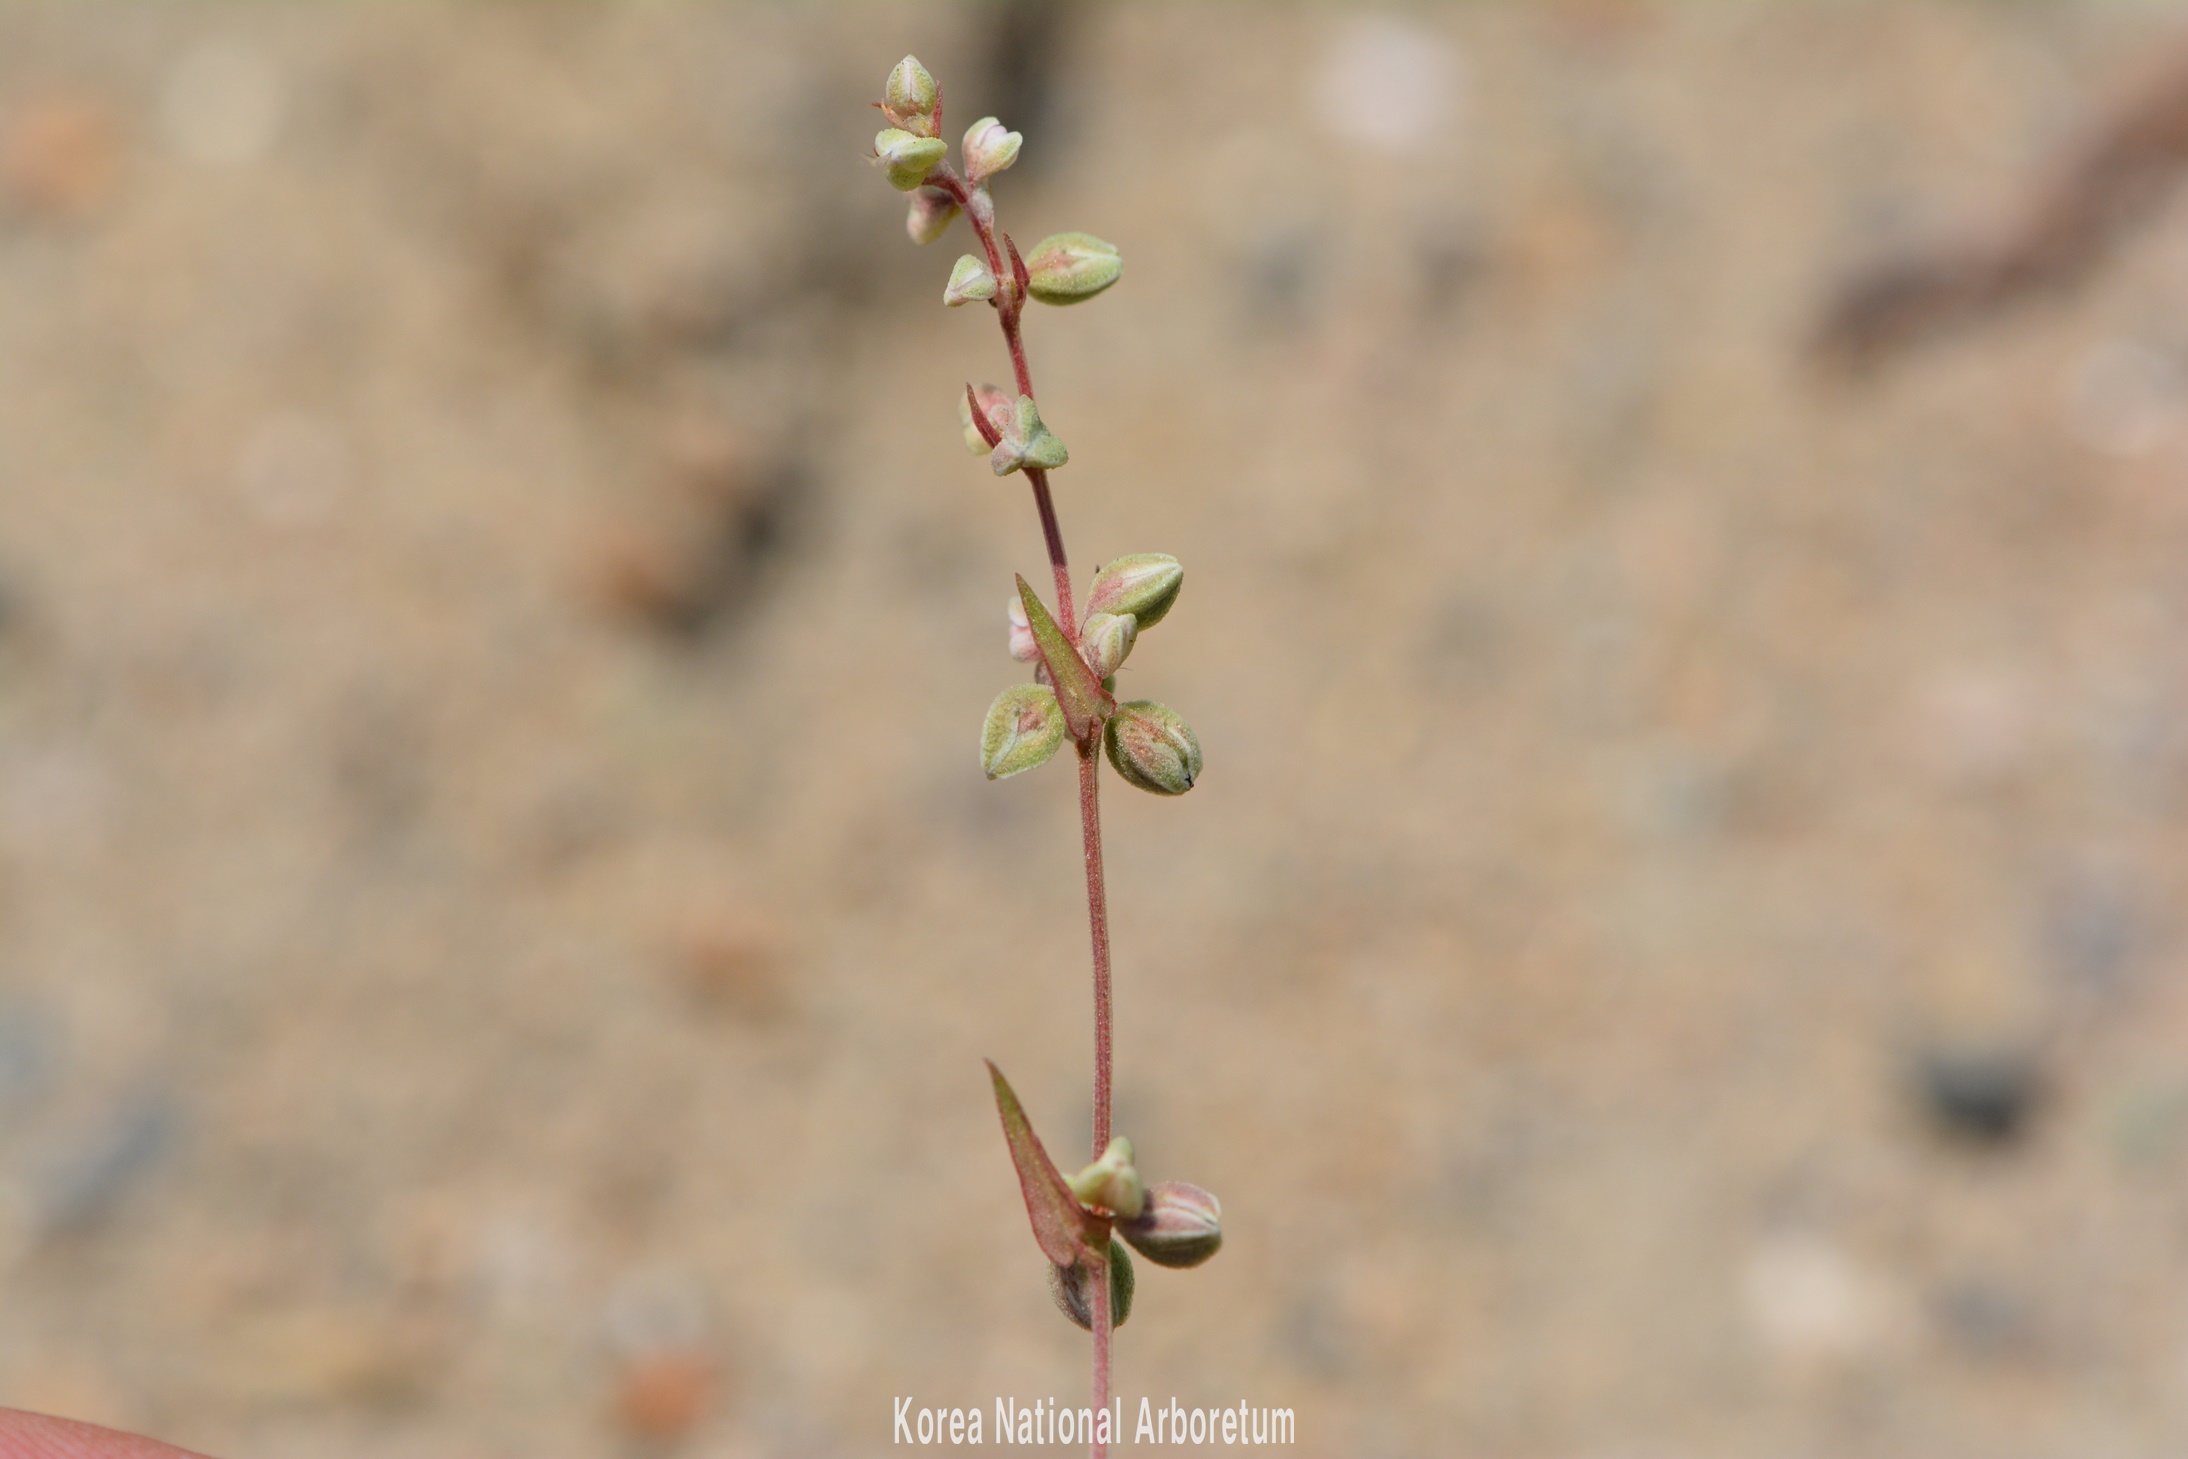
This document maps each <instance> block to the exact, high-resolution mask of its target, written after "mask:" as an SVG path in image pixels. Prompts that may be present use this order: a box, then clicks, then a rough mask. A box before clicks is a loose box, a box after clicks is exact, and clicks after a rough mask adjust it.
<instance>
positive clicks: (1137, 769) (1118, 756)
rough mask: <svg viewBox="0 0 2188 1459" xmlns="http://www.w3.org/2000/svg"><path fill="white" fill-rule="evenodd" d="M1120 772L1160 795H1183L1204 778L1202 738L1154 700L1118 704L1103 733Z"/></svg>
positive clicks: (1133, 782) (1104, 744)
mask: <svg viewBox="0 0 2188 1459" xmlns="http://www.w3.org/2000/svg"><path fill="white" fill-rule="evenodd" d="M1102 745H1103V748H1105V749H1106V750H1108V752H1109V763H1110V764H1112V765H1114V766H1116V767H1117V773H1118V774H1119V775H1122V776H1123V777H1124V778H1125V779H1126V780H1127V781H1128V782H1130V783H1131V784H1133V785H1136V786H1138V787H1139V788H1140V789H1142V790H1148V791H1153V792H1154V793H1155V794H1156V795H1183V794H1185V792H1187V791H1188V790H1191V789H1192V788H1193V782H1194V781H1196V780H1198V779H1200V741H1199V740H1197V739H1195V738H1194V737H1193V727H1192V726H1191V725H1189V724H1187V723H1186V722H1185V721H1184V720H1183V719H1181V718H1179V717H1178V713H1177V711H1176V710H1174V709H1170V708H1167V707H1165V706H1163V705H1160V704H1157V703H1155V702H1154V701H1153V700H1152V699H1134V700H1132V701H1130V702H1129V703H1125V704H1120V705H1118V706H1117V712H1116V713H1115V714H1113V715H1111V716H1110V719H1109V724H1108V725H1107V727H1106V728H1104V730H1103V731H1102Z"/></svg>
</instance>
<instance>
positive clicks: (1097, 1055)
mask: <svg viewBox="0 0 2188 1459" xmlns="http://www.w3.org/2000/svg"><path fill="white" fill-rule="evenodd" d="M928 181H929V182H930V183H932V184H933V185H934V186H936V187H939V188H941V189H942V190H943V191H945V192H947V193H948V194H949V195H950V198H951V200H952V201H953V202H955V203H956V204H957V205H958V207H960V208H962V209H964V211H965V220H966V221H967V222H968V223H970V224H971V225H972V231H973V232H974V233H975V234H977V235H978V236H979V239H980V246H981V248H982V249H983V250H984V251H985V252H986V253H987V256H988V271H989V272H990V273H992V274H994V275H995V279H996V295H995V299H994V301H993V303H994V307H995V313H996V318H997V320H998V322H1000V323H1001V325H1002V326H1003V340H1004V343H1006V344H1007V345H1009V346H1010V364H1011V370H1012V372H1013V373H1014V374H1015V376H1016V377H1017V381H1018V393H1019V394H1020V395H1023V396H1025V397H1027V398H1028V399H1031V398H1033V372H1032V370H1031V369H1029V368H1028V367H1027V365H1026V345H1025V339H1024V337H1023V335H1022V334H1021V333H1020V331H1019V327H1018V321H1019V316H1020V315H1021V314H1023V313H1024V312H1025V307H1026V295H1025V290H1024V288H1023V287H1022V286H1021V285H1020V284H1019V282H1018V279H1017V273H1016V270H1015V269H1014V268H1012V267H1011V265H1010V264H1009V263H1006V262H1005V261H1004V257H1003V250H1002V249H1001V248H999V247H998V246H997V242H996V233H995V213H994V208H993V205H992V204H990V202H989V201H988V198H987V194H986V193H985V192H984V191H980V192H977V193H976V192H975V190H974V189H972V188H969V187H967V186H966V184H965V182H964V180H963V179H962V178H960V177H959V176H958V175H957V174H956V172H955V171H953V170H952V169H951V168H950V167H948V166H947V165H944V166H941V167H937V168H936V169H935V170H934V171H933V172H932V173H931V174H929V176H928ZM1011 252H1012V259H1013V261H1015V258H1016V250H1015V249H1013V250H1012V251H1011ZM1025 475H1026V480H1027V481H1029V482H1031V483H1032V485H1033V506H1034V510H1036V511H1037V512H1039V513H1040V516H1041V538H1042V541H1043V543H1044V544H1045V545H1046V546H1047V548H1048V565H1049V570H1050V571H1051V572H1052V573H1054V574H1055V577H1056V618H1057V622H1058V623H1059V624H1060V625H1061V626H1062V628H1063V630H1064V634H1065V636H1067V637H1068V638H1070V639H1071V641H1072V643H1073V645H1074V646H1076V645H1077V644H1078V641H1079V621H1078V608H1077V606H1076V605H1075V604H1074V603H1073V601H1072V591H1071V564H1070V562H1069V560H1068V559H1067V558H1066V557H1065V556H1064V533H1063V528H1062V527H1060V526H1059V525H1058V524H1057V521H1056V501H1055V498H1053V497H1052V496H1050V495H1049V490H1048V473H1047V472H1046V471H1044V470H1042V469H1041V468H1040V467H1037V466H1029V467H1027V468H1026V470H1025ZM1098 739H1099V735H1098V734H1097V735H1095V736H1093V737H1090V738H1088V739H1085V740H1082V741H1080V742H1079V846H1080V853H1081V856H1082V858H1083V859H1084V861H1085V862H1086V922H1087V931H1088V935H1089V936H1090V937H1091V938H1092V940H1093V944H1094V1158H1095V1159H1097V1160H1098V1159H1100V1158H1101V1154H1102V1151H1103V1150H1105V1149H1107V1148H1108V1146H1109V1106H1110V1092H1109V1089H1110V1078H1111V1068H1112V1065H1113V1063H1114V1054H1113V1051H1112V1049H1111V1046H1110V1010H1109V894H1108V891H1107V890H1106V888H1105V887H1104V885H1103V882H1102V805H1101V777H1100V775H1099V774H1098V773H1097V772H1098V770H1099V768H1100V764H1099V760H1098V757H1097V754H1096V741H1097V740H1098ZM1092 1276H1093V1287H1094V1291H1093V1299H1094V1409H1093V1411H1094V1412H1095V1413H1101V1412H1103V1411H1105V1410H1106V1409H1107V1408H1108V1407H1109V1352H1110V1336H1111V1333H1112V1330H1113V1326H1112V1323H1111V1320H1110V1311H1109V1254H1108V1252H1106V1251H1105V1252H1103V1253H1102V1257H1101V1260H1100V1262H1099V1263H1098V1264H1097V1265H1096V1267H1095V1269H1094V1272H1093V1274H1092ZM1112 1437H1114V1436H1112ZM1089 1443H1090V1445H1091V1452H1092V1454H1093V1456H1094V1459H1107V1455H1108V1453H1109V1446H1108V1445H1107V1444H1105V1443H1102V1442H1100V1441H1098V1440H1094V1439H1093V1438H1092V1436H1091V1435H1090V1436H1089Z"/></svg>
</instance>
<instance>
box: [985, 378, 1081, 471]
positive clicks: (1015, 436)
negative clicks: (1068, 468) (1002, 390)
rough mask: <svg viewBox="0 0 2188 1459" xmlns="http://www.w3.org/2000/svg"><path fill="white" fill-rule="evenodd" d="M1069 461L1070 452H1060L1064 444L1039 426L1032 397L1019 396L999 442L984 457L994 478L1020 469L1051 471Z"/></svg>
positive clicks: (1038, 414) (1039, 417) (1038, 412)
mask: <svg viewBox="0 0 2188 1459" xmlns="http://www.w3.org/2000/svg"><path fill="white" fill-rule="evenodd" d="M1070 459H1071V452H1069V451H1068V450H1066V449H1064V443H1063V442H1062V441H1060V440H1058V439H1057V438H1056V436H1055V434H1054V433H1053V432H1051V431H1050V430H1049V428H1048V427H1047V426H1045V425H1043V424H1041V412H1040V411H1039V410H1037V409H1036V408H1035V407H1034V404H1033V397H1032V396H1030V395H1021V396H1019V397H1018V404H1017V406H1016V407H1015V408H1014V409H1013V411H1012V412H1011V419H1010V424H1009V425H1008V426H1007V427H1005V428H1004V431H1003V438H1002V439H1001V440H1000V441H998V442H996V445H995V450H994V451H993V452H991V453H990V454H989V456H988V465H989V467H990V468H991V469H993V470H994V472H995V474H996V475H997V476H1008V475H1010V474H1011V473H1012V472H1013V471H1016V470H1018V469H1019V468H1020V467H1024V466H1038V467H1041V468H1042V469H1044V470H1047V471H1054V470H1055V469H1056V468H1057V467H1059V466H1061V465H1063V464H1064V463H1065V462H1066V461H1069V460H1070Z"/></svg>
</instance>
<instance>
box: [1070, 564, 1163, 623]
mask: <svg viewBox="0 0 2188 1459" xmlns="http://www.w3.org/2000/svg"><path fill="white" fill-rule="evenodd" d="M1184 586H1185V569H1184V568H1182V567H1180V566H1178V560H1177V559H1176V558H1174V557H1172V556H1170V555H1169V554H1168V553H1163V552H1139V553H1134V554H1133V555H1132V556H1130V557H1120V558H1117V559H1116V560H1115V561H1113V562H1111V563H1109V564H1107V565H1106V566H1104V567H1103V568H1102V569H1101V570H1100V571H1099V572H1097V573H1095V574H1094V586H1093V587H1091V588H1089V589H1088V590H1087V595H1086V611H1087V616H1089V617H1092V616H1093V615H1095V614H1097V613H1129V614H1131V615H1132V617H1133V618H1134V619H1136V620H1137V622H1138V626H1139V628H1140V629H1142V630H1146V629H1149V628H1153V627H1154V626H1155V625H1156V624H1158V623H1160V622H1162V619H1163V615H1164V614H1166V613H1168V612H1169V611H1170V605H1171V604H1173V603H1175V602H1177V600H1178V589H1180V588H1182V587H1184Z"/></svg>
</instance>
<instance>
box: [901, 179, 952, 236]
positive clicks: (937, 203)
mask: <svg viewBox="0 0 2188 1459" xmlns="http://www.w3.org/2000/svg"><path fill="white" fill-rule="evenodd" d="M956 216H957V204H956V203H954V202H952V201H951V200H950V195H949V194H948V193H946V192H944V191H942V189H940V188H938V187H923V188H921V189H919V190H918V191H917V192H915V193H913V194H912V210H911V212H910V213H908V214H906V215H905V218H904V231H905V232H907V233H909V234H911V235H912V242H914V243H932V242H934V241H935V240H936V239H937V238H940V237H941V236H942V234H943V230H945V229H947V228H948V227H949V226H950V219H952V218H954V217H956Z"/></svg>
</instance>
